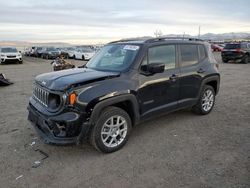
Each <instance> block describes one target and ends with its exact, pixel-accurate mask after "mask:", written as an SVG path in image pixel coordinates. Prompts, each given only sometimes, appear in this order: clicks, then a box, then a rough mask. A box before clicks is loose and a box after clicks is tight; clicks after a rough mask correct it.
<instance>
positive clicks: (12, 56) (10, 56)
mask: <svg viewBox="0 0 250 188" xmlns="http://www.w3.org/2000/svg"><path fill="white" fill-rule="evenodd" d="M7 58H16V56H15V55H8V56H7Z"/></svg>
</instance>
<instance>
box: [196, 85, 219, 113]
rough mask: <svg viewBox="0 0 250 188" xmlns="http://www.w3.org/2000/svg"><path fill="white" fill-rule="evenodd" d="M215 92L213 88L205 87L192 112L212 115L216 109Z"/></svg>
mask: <svg viewBox="0 0 250 188" xmlns="http://www.w3.org/2000/svg"><path fill="white" fill-rule="evenodd" d="M214 102H215V91H214V88H213V87H212V86H209V85H205V86H204V87H203V89H202V92H201V95H200V98H199V100H198V102H197V104H196V105H195V106H193V108H192V110H193V111H194V112H195V113H197V114H201V115H206V114H208V113H210V112H211V111H212V109H213V107H214Z"/></svg>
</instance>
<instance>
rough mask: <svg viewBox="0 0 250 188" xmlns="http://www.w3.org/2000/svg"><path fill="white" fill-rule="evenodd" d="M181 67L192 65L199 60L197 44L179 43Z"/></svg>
mask: <svg viewBox="0 0 250 188" xmlns="http://www.w3.org/2000/svg"><path fill="white" fill-rule="evenodd" d="M180 55H181V67H185V66H190V65H194V64H196V63H198V62H199V54H198V45H195V44H184V45H180Z"/></svg>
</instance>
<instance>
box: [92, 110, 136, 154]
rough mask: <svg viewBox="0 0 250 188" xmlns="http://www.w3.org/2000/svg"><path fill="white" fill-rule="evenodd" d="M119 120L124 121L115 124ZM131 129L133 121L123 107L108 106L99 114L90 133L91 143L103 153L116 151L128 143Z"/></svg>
mask: <svg viewBox="0 0 250 188" xmlns="http://www.w3.org/2000/svg"><path fill="white" fill-rule="evenodd" d="M117 121H118V122H120V123H122V122H124V123H123V124H121V125H120V126H114V124H117ZM112 125H113V126H114V127H113V126H112ZM131 129H132V123H131V119H130V117H129V115H128V113H127V112H125V111H124V110H123V109H121V108H117V107H107V108H106V109H104V110H103V112H102V113H101V115H100V116H99V119H98V120H97V121H96V123H95V126H94V127H93V129H92V131H91V133H90V143H91V144H92V145H93V146H94V147H95V148H96V149H97V150H98V151H101V152H103V153H111V152H115V151H117V150H119V149H121V148H122V147H123V146H124V145H125V144H126V142H127V140H128V137H129V135H130V132H131ZM121 130H122V131H121ZM121 134H122V135H121ZM115 140H116V141H117V142H115Z"/></svg>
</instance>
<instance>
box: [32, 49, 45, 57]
mask: <svg viewBox="0 0 250 188" xmlns="http://www.w3.org/2000/svg"><path fill="white" fill-rule="evenodd" d="M43 51H44V47H37V48H36V49H35V50H34V56H35V57H41V56H42V53H43Z"/></svg>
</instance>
